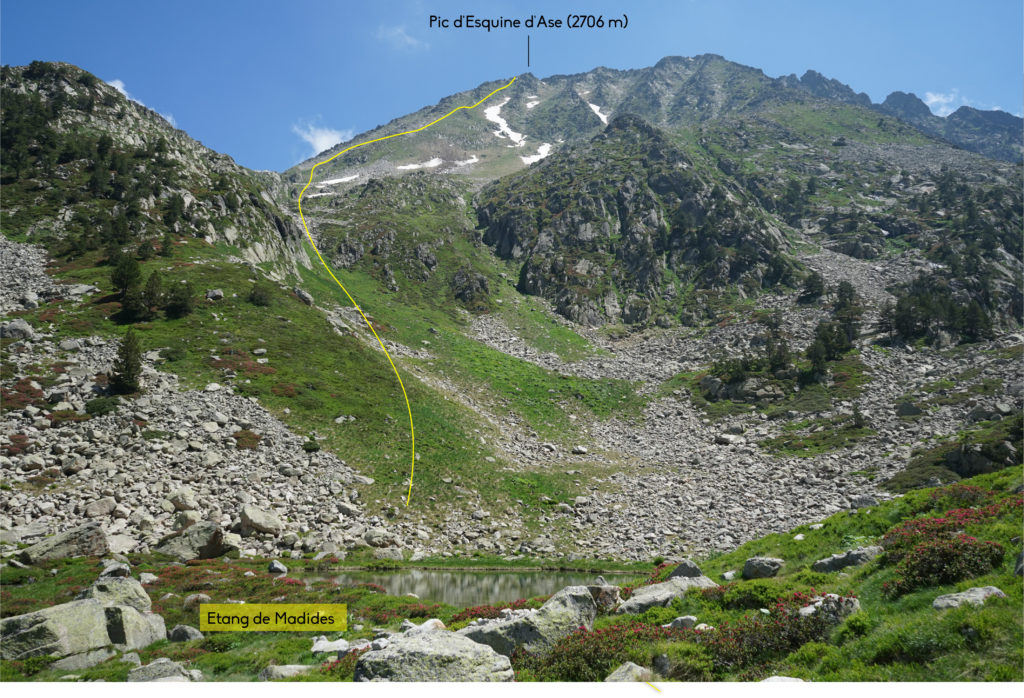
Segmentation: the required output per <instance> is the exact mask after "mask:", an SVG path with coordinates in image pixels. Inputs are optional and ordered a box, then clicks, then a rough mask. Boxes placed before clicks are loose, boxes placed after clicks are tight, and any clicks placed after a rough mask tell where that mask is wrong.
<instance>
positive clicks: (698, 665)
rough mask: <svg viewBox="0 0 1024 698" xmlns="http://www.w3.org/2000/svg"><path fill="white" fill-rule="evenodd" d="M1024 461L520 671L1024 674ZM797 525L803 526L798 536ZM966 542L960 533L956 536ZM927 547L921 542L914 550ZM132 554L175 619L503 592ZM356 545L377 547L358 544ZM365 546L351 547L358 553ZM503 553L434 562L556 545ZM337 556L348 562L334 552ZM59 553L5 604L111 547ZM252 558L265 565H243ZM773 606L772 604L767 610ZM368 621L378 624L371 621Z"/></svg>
mask: <svg viewBox="0 0 1024 698" xmlns="http://www.w3.org/2000/svg"><path fill="white" fill-rule="evenodd" d="M1022 476H1024V469H1022V468H1021V467H1020V466H1017V467H1014V468H1009V469H1006V470H1003V471H1000V472H997V473H991V474H988V475H982V476H978V477H975V478H972V479H970V480H965V481H963V482H961V483H959V484H957V485H952V486H949V487H945V488H939V489H931V490H920V491H915V492H911V493H909V494H907V495H906V496H905V497H903V498H900V499H894V500H892V501H889V502H885V503H882V504H879V505H878V506H875V507H871V508H870V509H863V510H859V511H846V512H841V513H838V514H835V515H833V516H831V517H829V518H828V519H826V520H825V521H824V522H823V526H822V527H821V528H817V529H812V528H811V527H810V526H809V525H804V526H799V527H797V528H795V529H793V530H792V531H789V532H787V533H780V534H772V535H769V536H766V537H764V538H761V539H758V540H755V541H751V542H749V543H747V544H745V545H743V546H741V547H740V548H738V549H736V550H734V551H731V552H726V553H722V554H718V555H712V556H711V557H709V558H708V559H705V560H702V561H699V564H700V566H701V569H702V570H703V571H704V574H705V575H707V576H708V577H711V578H712V579H720V578H721V574H722V573H723V572H725V571H727V570H740V569H742V567H743V563H744V561H745V560H746V559H747V558H748V557H751V556H755V555H759V556H770V557H779V558H782V559H784V560H785V565H784V566H783V567H782V569H781V571H780V572H779V574H778V576H777V577H775V578H772V579H763V580H753V581H744V580H742V579H741V580H740V581H736V582H732V583H728V584H725V585H724V586H721V587H718V588H716V589H711V590H706V591H704V592H700V593H697V592H694V593H690V594H688V595H687V596H686V597H685V598H684V599H681V600H677V601H675V602H673V604H672V605H671V606H670V607H668V608H653V609H650V610H648V611H646V612H644V613H642V614H639V615H603V616H599V617H598V618H597V620H596V622H595V624H594V629H593V631H578V632H576V633H574V634H572V635H570V636H569V637H567V638H566V639H565V640H563V641H561V642H559V643H558V644H557V645H556V646H555V647H554V648H553V649H552V651H551V652H549V653H546V654H542V655H537V656H529V655H524V654H522V653H519V654H517V655H516V656H515V657H513V666H514V668H515V669H516V676H517V679H518V680H520V681H528V680H560V681H578V680H602V679H603V677H604V676H606V675H607V674H608V673H610V671H611V670H612V669H614V668H615V667H616V666H618V665H619V664H620V663H622V662H623V661H627V660H631V661H635V662H637V663H639V664H642V665H645V666H651V665H652V664H653V663H654V661H655V658H656V657H657V656H658V655H667V660H659V661H660V662H662V666H666V667H668V671H669V674H670V676H669V677H668V678H669V679H674V680H759V679H762V678H765V677H767V676H771V675H784V676H794V677H798V678H803V679H805V680H813V681H963V680H986V681H1020V680H1022V679H1024V674H1022V670H1021V666H1022V664H1021V658H1022V655H1021V648H1022V646H1024V627H1022V625H1024V623H1022V617H1024V616H1022V608H1024V598H1022V596H1024V594H1022V588H1021V585H1020V582H1019V577H1017V576H1016V575H1015V574H1014V571H1013V569H1014V564H1015V561H1016V558H1017V555H1018V553H1019V552H1020V541H1019V537H1018V536H1019V535H1020V521H1021V511H1022V510H1021V506H1022V498H1021V495H1019V494H1015V493H1014V490H1015V489H1017V488H1018V487H1019V486H1020V485H1021V483H1022ZM961 531H962V532H963V534H966V535H967V536H970V537H971V540H973V539H976V540H977V541H978V543H977V545H979V546H982V545H983V546H987V548H986V549H987V550H990V551H993V550H998V551H1001V552H1000V553H999V554H998V555H997V556H996V557H995V558H992V559H991V561H990V562H989V563H988V564H987V566H982V567H980V568H975V567H971V566H969V565H968V566H960V565H959V564H958V563H957V562H956V560H953V561H951V564H949V565H947V566H946V567H945V568H943V569H945V570H946V571H945V572H941V574H942V575H944V576H943V579H945V581H930V578H929V576H928V574H929V573H926V570H927V569H928V568H927V566H925V567H920V564H921V563H927V562H928V561H927V559H926V557H922V556H927V555H929V554H931V553H930V552H927V551H933V550H939V549H940V548H941V544H942V543H943V542H944V541H952V542H957V541H961V540H967V539H962V538H961V533H960V532H961ZM796 534H802V535H803V539H802V540H796V538H795V535H796ZM989 541H991V542H992V543H989ZM873 544H874V545H878V544H881V545H882V546H883V547H884V548H885V549H886V551H887V552H886V554H885V555H883V556H882V557H880V558H878V559H876V560H875V561H873V562H870V563H868V564H866V565H864V566H860V567H850V568H847V569H845V570H843V571H841V572H832V573H818V572H813V571H811V570H810V565H811V564H812V563H813V562H814V561H816V560H818V559H821V558H824V557H828V556H829V555H831V554H832V553H835V552H840V551H844V550H848V549H851V548H854V547H859V546H866V545H873ZM993 544H994V545H993ZM958 545H961V544H959V543H958ZM962 545H969V546H973V545H975V544H974V543H963V544H962ZM942 549H943V550H945V548H942ZM955 549H959V548H956V546H954V548H950V550H955ZM917 550H920V551H921V552H919V553H917V552H915V553H911V551H917ZM943 554H945V553H943ZM129 557H130V559H131V562H132V563H133V569H134V571H135V572H136V573H140V572H152V573H154V574H156V575H158V577H159V581H157V582H155V583H153V584H151V585H149V587H148V592H149V594H150V596H151V597H152V598H154V600H155V599H157V598H159V596H161V595H163V594H164V593H167V592H171V593H175V594H178V595H179V596H178V597H172V598H170V599H168V600H167V601H165V602H160V601H154V611H156V612H159V613H161V614H162V615H163V616H164V618H165V620H166V622H167V626H168V627H172V626H173V625H175V624H178V623H186V624H192V625H195V624H196V623H195V618H194V615H195V614H194V612H192V613H186V612H184V611H182V610H181V597H183V596H185V595H187V594H188V593H192V592H193V591H195V590H203V589H206V590H209V589H213V590H215V591H208V593H211V594H214V595H216V596H217V597H218V598H219V597H220V596H223V597H224V598H234V599H241V600H245V601H247V602H250V603H251V602H268V601H270V599H273V598H278V597H281V596H284V597H285V598H286V599H287V602H290V603H303V602H306V603H309V602H314V601H321V602H334V603H347V604H348V606H349V630H348V631H346V632H345V633H344V634H343V637H346V638H348V639H350V640H357V639H360V638H365V637H370V636H372V632H373V631H372V629H371V628H372V627H373V626H383V627H388V628H395V627H397V625H398V624H399V623H400V622H401V621H402V620H403V619H406V618H409V619H412V620H413V621H414V622H417V623H418V622H422V619H425V618H428V617H437V618H440V619H441V620H443V621H444V622H445V623H446V624H447V625H448V627H449V628H458V627H461V626H462V625H464V624H465V622H466V621H467V620H469V619H470V618H473V617H480V616H483V617H493V616H494V615H496V614H497V610H498V608H500V607H501V605H498V606H481V607H475V608H472V609H458V608H454V607H451V606H445V605H443V604H436V603H434V602H432V601H431V600H429V599H424V600H417V599H411V598H408V597H392V596H388V595H387V594H386V593H385V592H384V591H383V590H382V589H380V588H377V587H374V586H372V585H357V586H354V587H338V586H336V585H334V584H333V583H331V582H329V581H323V582H320V581H317V582H311V583H306V582H303V581H302V580H301V579H296V578H295V577H294V576H289V577H284V578H280V579H275V578H274V577H273V576H271V575H269V574H267V573H266V572H265V571H264V570H265V564H266V562H265V561H260V560H199V561H194V562H191V563H189V564H188V565H186V566H173V565H170V564H169V563H168V562H166V561H164V560H161V559H160V558H159V557H157V556H152V555H132V556H129ZM355 559H358V560H363V559H368V558H366V556H362V557H360V556H359V555H358V554H357V555H356V556H355ZM350 562H352V561H351V560H346V564H348V563H350ZM500 563H501V561H499V560H497V559H487V558H481V559H478V560H476V561H472V560H467V559H461V560H453V559H438V560H432V561H426V562H425V564H427V566H431V567H434V566H470V567H472V566H480V567H483V566H491V565H494V566H508V567H518V568H520V569H521V568H522V567H527V566H531V567H544V566H548V565H551V564H552V563H547V562H544V561H541V560H520V561H517V562H516V563H515V565H508V564H507V563H504V565H501V564H500ZM316 564H320V565H322V564H324V563H323V562H322V563H313V562H312V561H307V562H303V561H291V563H290V565H291V566H292V567H293V569H294V570H295V571H296V572H295V574H297V573H298V572H297V570H299V569H303V568H308V569H310V570H313V569H315V567H313V566H314V565H316ZM326 564H328V565H333V564H336V562H335V561H331V560H327V561H326ZM397 564H399V565H401V566H407V563H397ZM554 564H555V565H556V566H557V565H558V564H560V563H554ZM603 564H604V563H603V562H601V561H589V562H587V561H578V562H576V563H570V565H571V566H573V567H576V566H577V565H578V566H579V567H578V568H586V569H600V567H593V566H594V565H597V566H600V565H603ZM915 565H917V566H918V567H917V568H915ZM45 567H46V568H47V569H49V568H55V569H56V570H57V574H55V575H52V576H51V575H50V574H49V573H47V572H46V570H44V569H42V568H29V569H26V570H18V569H13V568H10V567H5V568H3V570H0V584H2V586H0V594H2V599H3V608H4V610H3V615H4V616H8V615H15V614H18V613H25V612H29V611H31V610H34V609H36V608H40V607H41V606H43V605H47V604H48V603H62V602H64V601H66V600H70V599H71V598H73V596H74V595H75V594H76V593H77V592H78V591H79V590H81V589H82V588H83V587H84V586H86V585H88V584H89V583H91V581H92V580H93V579H95V577H96V575H97V574H98V572H99V569H100V562H99V561H98V560H95V559H73V560H63V561H57V562H48V563H45ZM673 567H674V565H673V564H672V563H666V564H663V565H661V566H659V567H657V568H655V569H654V570H653V572H651V571H650V567H648V568H647V571H646V572H641V569H640V568H639V567H637V566H633V569H635V570H636V571H637V572H638V573H640V576H638V577H637V578H636V579H635V580H633V581H629V580H627V581H626V582H625V584H624V586H623V593H624V595H627V594H628V593H629V592H630V590H631V589H633V588H635V587H636V586H638V585H642V584H649V583H654V582H658V581H661V580H663V579H664V578H665V577H666V576H667V574H668V573H669V572H670V571H671V570H672V569H673ZM620 569H622V568H621V567H620ZM915 569H916V571H915ZM250 570H251V571H253V572H254V573H255V576H251V577H246V576H244V575H245V572H246V571H250ZM978 586H995V587H998V588H999V589H1001V590H1002V591H1003V592H1004V593H1005V594H1006V598H990V599H989V600H988V601H987V602H986V603H985V604H984V606H982V607H974V606H970V605H966V606H964V607H962V608H959V609H952V610H944V611H937V610H935V609H933V608H932V601H933V600H934V599H935V598H936V597H937V596H939V595H941V594H948V593H952V592H955V591H960V590H964V589H967V588H970V587H978ZM552 591H555V590H552ZM824 592H830V593H838V594H841V595H844V596H851V595H852V596H856V598H857V599H858V600H859V602H860V611H859V612H857V613H855V614H854V615H852V616H849V617H848V618H847V619H846V620H845V621H844V622H842V623H841V624H839V625H838V626H828V625H827V624H824V623H821V622H818V621H817V620H815V619H814V618H812V619H811V620H806V619H802V618H800V617H799V616H798V614H797V613H796V609H798V608H799V607H800V605H802V604H803V603H805V602H806V600H807V598H808V597H810V596H813V595H815V594H820V593H824ZM544 598H545V597H538V598H537V599H531V600H525V599H524V600H517V601H515V602H514V603H513V604H512V605H514V606H515V607H520V608H522V607H527V608H529V607H534V608H535V607H537V606H539V605H540V603H542V602H543V600H544ZM511 601H512V600H510V602H511ZM762 608H766V609H768V610H769V614H768V615H764V614H763V613H762V612H761V611H760V610H759V609H762ZM680 615H695V616H697V619H698V622H701V623H707V624H709V625H711V626H714V627H715V628H717V630H715V631H705V632H703V633H700V632H694V631H666V630H665V629H663V628H661V627H660V626H661V625H662V624H664V623H668V622H669V621H671V620H672V619H673V618H676V617H678V616H680ZM356 625H362V626H363V629H362V630H356V629H355V626H356ZM315 634H316V633H300V634H297V633H207V637H206V638H205V639H204V640H200V641H193V642H187V643H167V642H161V643H158V644H156V645H152V646H151V647H148V648H146V649H145V650H143V651H142V652H140V654H141V655H142V659H143V662H148V661H151V660H152V659H154V658H156V657H161V656H166V657H169V658H171V659H174V660H176V661H182V662H185V663H186V665H187V666H188V667H189V668H198V669H201V670H202V671H203V672H204V675H205V676H206V678H207V679H208V680H214V681H218V680H219V681H224V680H251V679H252V678H253V677H254V676H255V674H256V673H258V672H259V671H260V670H262V669H263V668H264V667H265V666H267V665H268V664H270V663H277V664H319V663H320V662H321V661H324V660H321V659H315V658H314V657H313V656H312V655H310V654H309V647H310V645H311V640H312V637H313V635H315ZM665 661H667V664H665V663H664V662H665ZM344 662H347V664H344V663H343V664H342V665H339V664H337V663H333V662H328V663H327V664H324V665H323V668H322V669H319V670H314V673H313V674H311V675H309V676H307V677H306V678H305V679H303V680H334V681H338V680H351V679H352V669H353V667H354V664H355V658H354V657H349V658H346V660H344ZM48 664H49V661H48V660H47V659H46V658H37V659H33V660H29V661H23V662H13V661H5V662H3V663H2V664H0V669H2V672H3V679H4V680H35V681H39V680H55V679H57V678H59V677H60V676H61V675H62V674H66V673H70V672H57V671H54V670H50V669H48V668H47V666H48ZM129 668H130V667H129V666H128V665H127V664H125V663H123V662H120V661H118V658H114V659H113V660H111V661H108V662H105V663H103V664H100V665H98V666H96V667H93V668H91V669H88V670H85V671H76V672H74V673H76V674H78V675H79V676H81V677H82V678H83V679H99V678H104V679H107V680H123V679H124V677H125V676H126V675H127V672H128V670H129Z"/></svg>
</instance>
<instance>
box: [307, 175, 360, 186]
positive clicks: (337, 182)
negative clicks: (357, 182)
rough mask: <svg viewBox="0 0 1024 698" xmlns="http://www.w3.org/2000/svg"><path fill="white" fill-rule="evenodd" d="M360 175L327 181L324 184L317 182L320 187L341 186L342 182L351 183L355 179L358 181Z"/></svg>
mask: <svg viewBox="0 0 1024 698" xmlns="http://www.w3.org/2000/svg"><path fill="white" fill-rule="evenodd" d="M358 178H359V175H357V174H354V175H349V176H348V177H338V178H337V179H325V180H324V181H322V182H317V183H316V185H317V186H318V187H326V186H327V185H329V184H341V183H342V182H351V181H352V180H353V179H358Z"/></svg>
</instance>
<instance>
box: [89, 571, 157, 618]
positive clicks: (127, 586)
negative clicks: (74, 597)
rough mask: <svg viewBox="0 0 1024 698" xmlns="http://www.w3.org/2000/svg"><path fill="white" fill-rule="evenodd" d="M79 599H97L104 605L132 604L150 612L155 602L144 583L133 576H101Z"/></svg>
mask: <svg viewBox="0 0 1024 698" xmlns="http://www.w3.org/2000/svg"><path fill="white" fill-rule="evenodd" d="M78 598H79V599H96V600H97V601H99V602H100V603H102V604H103V605H104V606H131V607H132V608H134V609H135V610H136V611H139V612H140V613H149V612H150V611H151V610H152V609H153V602H152V601H151V600H150V598H149V594H147V593H146V590H145V589H144V588H143V587H142V583H141V582H139V581H138V580H137V579H132V578H131V577H100V578H99V579H97V580H96V581H95V582H93V583H92V586H90V587H89V588H88V589H86V590H85V591H83V592H82V593H81V594H79V595H78Z"/></svg>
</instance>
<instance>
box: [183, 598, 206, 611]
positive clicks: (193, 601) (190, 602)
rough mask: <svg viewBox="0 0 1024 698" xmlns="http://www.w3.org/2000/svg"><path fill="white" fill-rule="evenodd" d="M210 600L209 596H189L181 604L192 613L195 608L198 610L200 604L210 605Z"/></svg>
mask: <svg viewBox="0 0 1024 698" xmlns="http://www.w3.org/2000/svg"><path fill="white" fill-rule="evenodd" d="M210 600H211V599H210V597H209V596H208V595H207V594H189V595H188V596H186V597H185V600H184V601H182V602H181V607H182V609H184V610H186V611H191V610H192V609H193V608H198V607H199V604H204V603H210Z"/></svg>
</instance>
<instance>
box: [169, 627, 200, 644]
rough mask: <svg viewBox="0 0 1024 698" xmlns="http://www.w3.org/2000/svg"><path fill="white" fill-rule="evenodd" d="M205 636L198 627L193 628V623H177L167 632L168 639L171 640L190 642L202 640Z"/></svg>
mask: <svg viewBox="0 0 1024 698" xmlns="http://www.w3.org/2000/svg"><path fill="white" fill-rule="evenodd" d="M204 637H205V635H203V633H202V632H200V631H199V629H198V628H193V627H192V626H191V625H175V626H174V627H173V628H171V632H170V633H168V634H167V639H168V640H170V641H171V642H189V641H190V640H202V639H204Z"/></svg>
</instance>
